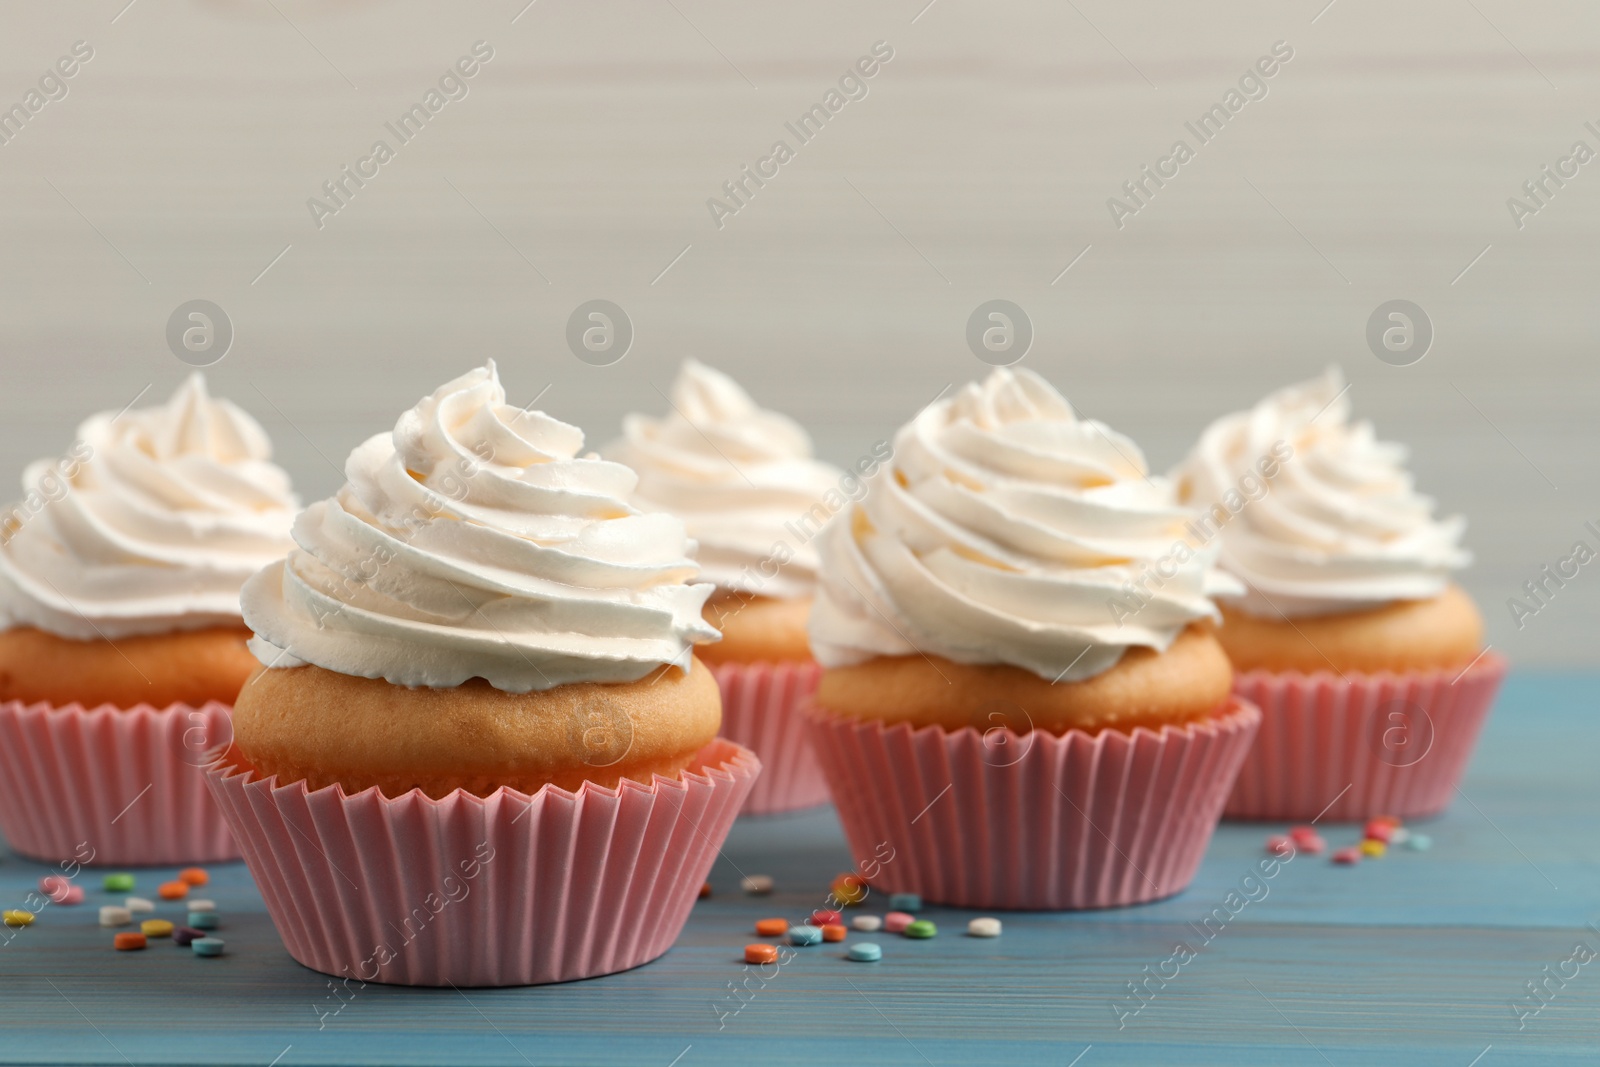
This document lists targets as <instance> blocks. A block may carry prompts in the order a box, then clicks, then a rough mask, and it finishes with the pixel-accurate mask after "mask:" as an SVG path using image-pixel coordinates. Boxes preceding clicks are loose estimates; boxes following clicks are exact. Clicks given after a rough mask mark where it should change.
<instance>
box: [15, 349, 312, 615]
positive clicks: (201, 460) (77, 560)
mask: <svg viewBox="0 0 1600 1067" xmlns="http://www.w3.org/2000/svg"><path fill="white" fill-rule="evenodd" d="M271 456H272V447H271V445H270V444H269V442H268V441H267V435H266V433H265V432H264V431H263V430H262V429H261V426H260V424H259V423H257V422H256V421H255V420H254V419H253V418H251V417H250V416H249V415H247V414H246V413H245V412H244V411H242V410H241V409H239V408H238V407H235V406H234V405H233V404H231V403H229V402H228V401H226V400H218V399H213V398H212V397H211V396H210V395H209V394H208V393H207V392H206V384H205V379H204V378H202V377H201V376H200V374H199V373H195V374H193V375H191V376H190V377H189V379H188V380H187V381H185V382H184V383H183V385H181V386H180V387H179V388H178V391H177V392H176V393H174V394H173V396H172V398H171V399H170V400H168V401H167V402H166V403H165V404H162V405H160V406H159V407H152V408H143V409H138V410H127V411H123V412H121V413H114V412H109V411H108V412H104V413H102V414H99V415H95V416H94V417H92V418H90V419H89V420H88V421H86V422H84V423H83V425H82V426H80V427H79V428H78V440H77V442H76V443H74V444H73V446H72V448H71V450H70V451H69V452H68V453H67V455H66V456H64V457H62V458H61V459H58V460H40V461H38V462H36V463H33V464H31V465H30V466H29V467H28V468H27V470H26V471H25V472H24V474H23V478H22V481H23V489H24V494H25V495H24V496H23V499H22V500H20V501H18V502H17V503H16V504H13V505H12V506H11V507H10V508H8V509H7V510H6V512H5V513H4V514H3V515H0V624H3V625H4V626H6V627H11V626H34V627H38V628H39V629H42V630H48V631H50V632H51V633H55V634H58V635H60V636H62V637H68V638H74V639H78V640H93V639H96V638H105V639H107V640H116V639H117V638H119V637H128V636H133V635H137V634H154V633H167V632H171V631H174V630H187V629H198V628H201V627H206V626H218V625H233V626H237V625H239V587H240V586H241V585H243V584H244V581H245V579H246V578H248V577H249V576H250V575H251V574H252V573H253V572H254V571H256V570H257V569H259V568H260V567H261V566H263V565H264V564H266V563H267V562H268V561H269V560H272V559H273V558H275V557H277V556H281V555H282V554H283V553H284V551H285V550H286V549H287V548H288V547H289V545H290V541H289V525H290V523H291V522H292V521H293V519H294V513H295V508H296V507H297V502H296V500H295V498H294V495H293V494H292V493H291V492H290V490H289V476H288V475H287V474H285V473H284V472H283V470H282V469H281V468H279V467H277V466H275V465H274V464H273V463H272V462H271Z"/></svg>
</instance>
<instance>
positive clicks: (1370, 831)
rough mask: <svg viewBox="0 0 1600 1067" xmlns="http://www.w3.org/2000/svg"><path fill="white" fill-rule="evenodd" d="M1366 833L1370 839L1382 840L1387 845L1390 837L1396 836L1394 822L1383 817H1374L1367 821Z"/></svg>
mask: <svg viewBox="0 0 1600 1067" xmlns="http://www.w3.org/2000/svg"><path fill="white" fill-rule="evenodd" d="M1365 835H1366V837H1367V838H1368V839H1370V840H1373V841H1382V842H1383V843H1384V844H1386V845H1387V844H1388V843H1389V839H1390V838H1392V837H1394V824H1393V823H1389V822H1385V821H1384V820H1382V819H1373V820H1372V821H1371V822H1369V823H1367V828H1366V831H1365Z"/></svg>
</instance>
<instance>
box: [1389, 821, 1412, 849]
mask: <svg viewBox="0 0 1600 1067" xmlns="http://www.w3.org/2000/svg"><path fill="white" fill-rule="evenodd" d="M1410 840H1411V831H1410V830H1407V829H1406V828H1405V827H1404V826H1396V827H1395V828H1394V832H1393V833H1391V834H1390V835H1389V844H1391V845H1403V844H1405V843H1406V842H1407V841H1410Z"/></svg>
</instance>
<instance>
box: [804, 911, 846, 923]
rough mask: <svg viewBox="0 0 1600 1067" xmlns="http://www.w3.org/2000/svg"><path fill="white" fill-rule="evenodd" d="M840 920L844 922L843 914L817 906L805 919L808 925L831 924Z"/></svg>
mask: <svg viewBox="0 0 1600 1067" xmlns="http://www.w3.org/2000/svg"><path fill="white" fill-rule="evenodd" d="M842 922H844V916H843V915H840V914H839V913H838V912H836V911H829V910H828V909H826V908H818V909H817V910H816V911H814V912H812V913H811V918H809V919H807V920H806V923H807V924H808V925H810V926H831V925H833V924H834V923H842Z"/></svg>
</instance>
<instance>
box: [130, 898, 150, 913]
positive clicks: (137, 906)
mask: <svg viewBox="0 0 1600 1067" xmlns="http://www.w3.org/2000/svg"><path fill="white" fill-rule="evenodd" d="M127 906H128V911H129V912H131V913H132V914H134V915H143V914H144V913H145V912H147V911H155V910H156V906H155V905H154V904H152V903H151V902H150V901H148V900H146V899H144V897H129V898H128V902H127Z"/></svg>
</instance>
